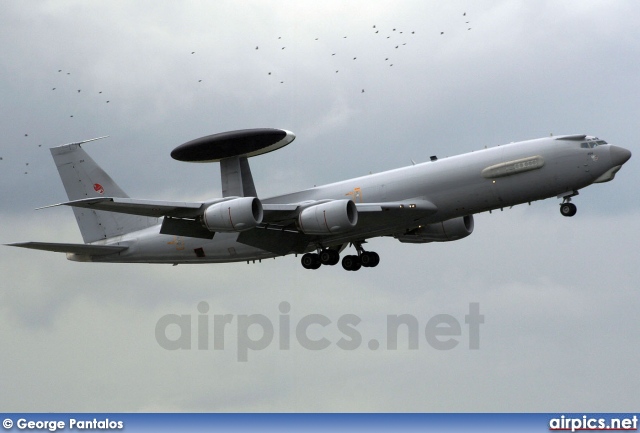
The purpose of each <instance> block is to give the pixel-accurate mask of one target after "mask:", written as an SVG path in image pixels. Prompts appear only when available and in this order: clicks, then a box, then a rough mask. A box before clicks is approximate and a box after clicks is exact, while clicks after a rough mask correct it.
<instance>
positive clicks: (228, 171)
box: [171, 128, 296, 197]
mask: <svg viewBox="0 0 640 433" xmlns="http://www.w3.org/2000/svg"><path fill="white" fill-rule="evenodd" d="M295 138H296V136H295V134H294V133H293V132H291V131H287V130H284V129H272V128H260V129H242V130H238V131H229V132H222V133H219V134H213V135H207V136H205V137H201V138H196V139H195V140H191V141H189V142H187V143H184V144H181V145H180V146H178V147H176V148H175V149H173V151H171V157H172V158H173V159H177V160H178V161H185V162H219V163H220V178H221V181H222V196H223V197H257V193H256V188H255V185H254V183H253V176H252V175H251V168H250V167H249V161H248V160H247V159H248V158H250V157H252V156H257V155H262V154H263V153H268V152H272V151H274V150H277V149H280V148H281V147H284V146H286V145H287V144H289V143H291V142H292V141H293V140H295Z"/></svg>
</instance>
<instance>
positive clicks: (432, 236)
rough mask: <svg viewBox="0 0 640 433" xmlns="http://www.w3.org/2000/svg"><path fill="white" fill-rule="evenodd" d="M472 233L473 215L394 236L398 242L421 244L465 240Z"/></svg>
mask: <svg viewBox="0 0 640 433" xmlns="http://www.w3.org/2000/svg"><path fill="white" fill-rule="evenodd" d="M471 233H473V215H467V216H464V217H459V218H452V219H450V220H446V221H442V222H439V223H435V224H429V225H426V226H423V227H420V228H417V229H415V230H412V231H411V232H409V233H407V234H404V235H399V236H396V238H397V239H398V240H399V241H400V242H407V243H414V244H423V243H427V242H449V241H457V240H458V239H462V238H466V237H467V236H469V235H470V234H471Z"/></svg>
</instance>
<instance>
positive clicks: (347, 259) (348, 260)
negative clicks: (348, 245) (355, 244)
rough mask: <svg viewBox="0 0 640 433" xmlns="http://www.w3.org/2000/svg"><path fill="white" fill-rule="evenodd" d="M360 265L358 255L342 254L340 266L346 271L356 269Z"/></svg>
mask: <svg viewBox="0 0 640 433" xmlns="http://www.w3.org/2000/svg"><path fill="white" fill-rule="evenodd" d="M360 266H362V263H360V257H358V256H353V255H349V256H344V258H343V259H342V267H343V268H344V269H345V270H347V271H357V270H358V269H360Z"/></svg>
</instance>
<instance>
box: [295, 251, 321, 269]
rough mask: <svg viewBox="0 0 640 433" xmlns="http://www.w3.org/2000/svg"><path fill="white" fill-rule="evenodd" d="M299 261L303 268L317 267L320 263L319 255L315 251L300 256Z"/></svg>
mask: <svg viewBox="0 0 640 433" xmlns="http://www.w3.org/2000/svg"><path fill="white" fill-rule="evenodd" d="M300 263H302V267H303V268H305V269H318V268H319V267H320V265H321V262H320V256H318V254H315V253H307V254H305V255H303V256H302V259H301V260H300Z"/></svg>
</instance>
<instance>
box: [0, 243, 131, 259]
mask: <svg viewBox="0 0 640 433" xmlns="http://www.w3.org/2000/svg"><path fill="white" fill-rule="evenodd" d="M6 245H7V246H10V247H20V248H31V249H34V250H43V251H53V252H56V253H71V254H84V255H88V256H103V255H107V254H116V253H119V252H121V251H124V250H126V249H127V248H128V247H124V246H117V245H91V244H57V243H50V242H22V243H17V244H6Z"/></svg>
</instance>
